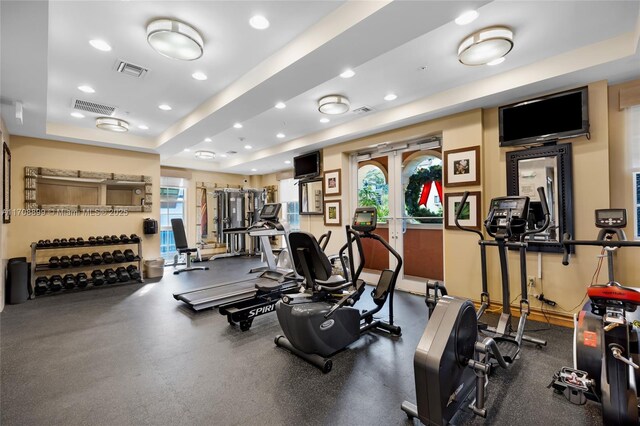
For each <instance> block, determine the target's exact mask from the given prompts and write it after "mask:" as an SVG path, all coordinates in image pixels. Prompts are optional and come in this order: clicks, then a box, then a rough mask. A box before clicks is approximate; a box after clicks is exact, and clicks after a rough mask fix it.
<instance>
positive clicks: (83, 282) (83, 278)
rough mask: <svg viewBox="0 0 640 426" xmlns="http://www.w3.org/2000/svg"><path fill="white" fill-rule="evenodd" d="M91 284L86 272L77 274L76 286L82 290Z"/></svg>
mask: <svg viewBox="0 0 640 426" xmlns="http://www.w3.org/2000/svg"><path fill="white" fill-rule="evenodd" d="M87 284H89V280H88V279H87V274H85V273H84V272H79V273H77V274H76V285H77V286H78V287H80V288H85V287H86V286H87Z"/></svg>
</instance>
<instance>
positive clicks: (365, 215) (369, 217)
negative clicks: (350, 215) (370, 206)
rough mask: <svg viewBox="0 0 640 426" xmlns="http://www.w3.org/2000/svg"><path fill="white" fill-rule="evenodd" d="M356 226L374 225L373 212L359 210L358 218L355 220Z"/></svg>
mask: <svg viewBox="0 0 640 426" xmlns="http://www.w3.org/2000/svg"><path fill="white" fill-rule="evenodd" d="M354 225H356V226H371V225H373V212H358V215H357V216H356V220H355V221H354Z"/></svg>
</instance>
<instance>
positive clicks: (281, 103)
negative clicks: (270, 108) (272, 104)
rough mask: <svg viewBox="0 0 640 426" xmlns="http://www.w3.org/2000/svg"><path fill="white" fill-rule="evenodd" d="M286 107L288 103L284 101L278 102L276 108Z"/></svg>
mask: <svg viewBox="0 0 640 426" xmlns="http://www.w3.org/2000/svg"><path fill="white" fill-rule="evenodd" d="M286 107H287V104H285V103H284V102H278V103H277V104H276V108H278V109H284V108H286Z"/></svg>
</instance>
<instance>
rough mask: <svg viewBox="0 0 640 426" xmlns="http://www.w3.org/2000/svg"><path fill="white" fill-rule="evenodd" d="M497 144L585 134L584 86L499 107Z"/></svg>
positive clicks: (534, 141)
mask: <svg viewBox="0 0 640 426" xmlns="http://www.w3.org/2000/svg"><path fill="white" fill-rule="evenodd" d="M498 111H499V115H500V146H513V145H535V144H540V143H544V142H548V141H551V140H555V139H564V138H571V137H575V136H580V135H585V134H588V133H589V98H588V92H587V87H581V88H578V89H573V90H567V91H565V92H560V93H554V94H552V95H547V96H542V97H539V98H535V99H529V100H527V101H523V102H518V103H515V104H511V105H505V106H501V107H500V108H499V109H498Z"/></svg>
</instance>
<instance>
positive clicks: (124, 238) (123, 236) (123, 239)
mask: <svg viewBox="0 0 640 426" xmlns="http://www.w3.org/2000/svg"><path fill="white" fill-rule="evenodd" d="M129 239H130V238H129V237H128V236H127V234H120V242H121V243H123V244H127V243H128V242H129Z"/></svg>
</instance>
